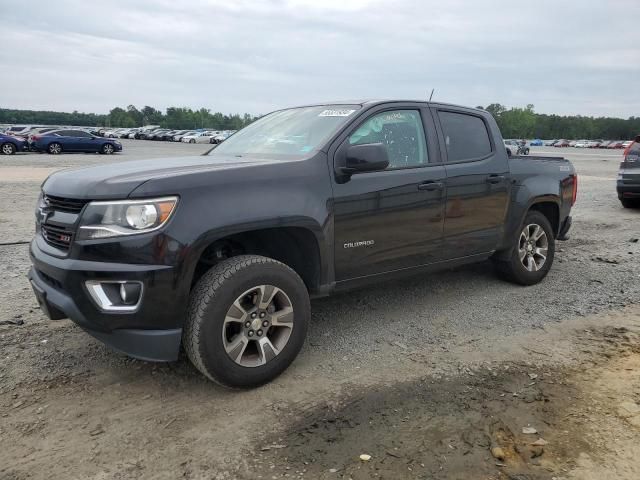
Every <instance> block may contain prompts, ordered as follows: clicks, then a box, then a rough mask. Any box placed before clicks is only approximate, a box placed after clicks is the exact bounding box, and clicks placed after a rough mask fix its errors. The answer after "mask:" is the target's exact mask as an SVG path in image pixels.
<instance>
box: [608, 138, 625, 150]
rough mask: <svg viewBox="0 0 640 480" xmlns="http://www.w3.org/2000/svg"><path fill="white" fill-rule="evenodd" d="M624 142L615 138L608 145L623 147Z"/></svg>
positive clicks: (609, 147)
mask: <svg viewBox="0 0 640 480" xmlns="http://www.w3.org/2000/svg"><path fill="white" fill-rule="evenodd" d="M623 143H624V142H623V141H622V140H614V141H613V142H611V143H610V144H609V145H607V148H608V149H614V148H622V144H623Z"/></svg>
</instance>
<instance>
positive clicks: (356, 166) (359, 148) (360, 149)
mask: <svg viewBox="0 0 640 480" xmlns="http://www.w3.org/2000/svg"><path fill="white" fill-rule="evenodd" d="M388 166H389V154H388V153H387V147H385V146H384V145H383V144H382V143H367V144H364V145H350V146H349V147H348V148H347V151H346V159H345V165H344V166H343V167H341V168H340V171H341V173H343V174H344V175H352V174H354V173H365V172H376V171H379V170H384V169H385V168H387V167H388Z"/></svg>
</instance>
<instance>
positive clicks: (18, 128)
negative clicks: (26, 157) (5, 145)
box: [5, 125, 38, 137]
mask: <svg viewBox="0 0 640 480" xmlns="http://www.w3.org/2000/svg"><path fill="white" fill-rule="evenodd" d="M34 128H38V126H34V125H12V126H11V127H9V128H8V129H6V130H5V133H6V134H7V135H11V136H14V137H18V136H23V135H26V134H27V132H29V131H30V130H32V129H34Z"/></svg>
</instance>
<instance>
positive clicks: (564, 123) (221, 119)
mask: <svg viewBox="0 0 640 480" xmlns="http://www.w3.org/2000/svg"><path fill="white" fill-rule="evenodd" d="M478 108H482V109H483V110H486V111H488V112H490V113H491V114H492V115H493V116H494V117H495V119H496V121H497V122H498V125H499V126H500V130H501V131H502V136H503V137H504V138H543V139H552V138H566V139H583V138H584V139H596V138H602V139H606V140H628V139H631V138H634V137H635V136H636V135H638V134H640V117H629V118H627V119H623V118H613V117H585V116H580V115H573V116H566V115H549V114H544V113H536V112H535V111H534V107H533V105H527V106H526V107H524V108H518V107H516V108H510V109H507V108H506V107H505V106H503V105H500V104H499V103H492V104H491V105H488V106H487V107H481V106H480V107H478ZM257 118H259V116H254V115H251V114H248V113H245V114H244V115H240V114H231V115H226V114H223V113H220V112H215V113H211V110H209V109H206V108H201V109H199V110H193V109H191V108H185V107H169V108H167V109H166V111H165V112H164V113H163V112H161V111H160V110H157V109H155V108H153V107H150V106H145V107H144V108H141V109H138V108H137V107H135V106H134V105H129V106H128V107H127V108H121V107H115V108H113V109H111V111H109V113H108V114H104V115H100V114H95V113H79V112H76V111H74V112H71V113H68V112H48V111H34V110H11V109H4V108H0V123H14V124H26V125H76V126H100V127H141V126H143V125H160V126H161V127H166V128H172V129H184V130H186V129H195V128H209V129H214V130H238V129H240V128H242V127H244V126H246V125H248V124H250V123H251V122H253V121H254V120H256V119H257Z"/></svg>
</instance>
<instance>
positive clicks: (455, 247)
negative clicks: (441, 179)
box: [433, 107, 511, 259]
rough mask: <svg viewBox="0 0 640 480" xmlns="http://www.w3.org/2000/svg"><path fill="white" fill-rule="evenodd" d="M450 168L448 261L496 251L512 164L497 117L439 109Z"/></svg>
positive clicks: (446, 221)
mask: <svg viewBox="0 0 640 480" xmlns="http://www.w3.org/2000/svg"><path fill="white" fill-rule="evenodd" d="M433 113H434V116H435V117H436V118H437V126H438V133H439V137H440V141H441V144H442V145H443V148H442V150H443V157H444V160H445V166H446V174H447V175H446V176H447V179H446V190H447V201H446V206H445V219H444V234H443V242H444V244H443V249H444V255H445V256H446V258H447V259H452V258H458V257H463V256H468V255H475V254H482V253H487V252H491V251H493V250H495V248H496V247H497V245H498V243H499V242H500V239H501V238H502V235H503V231H504V224H505V219H506V215H507V209H508V204H509V194H510V188H511V187H510V175H509V162H508V158H507V155H506V151H505V148H504V147H503V145H502V144H501V142H502V139H501V138H500V135H497V134H496V135H492V134H491V132H498V127H497V125H496V124H495V121H493V119H492V118H490V117H488V116H485V115H483V114H481V113H479V112H476V111H474V110H471V109H469V110H467V109H457V108H452V107H442V108H439V107H434V108H433Z"/></svg>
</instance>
